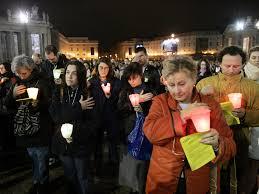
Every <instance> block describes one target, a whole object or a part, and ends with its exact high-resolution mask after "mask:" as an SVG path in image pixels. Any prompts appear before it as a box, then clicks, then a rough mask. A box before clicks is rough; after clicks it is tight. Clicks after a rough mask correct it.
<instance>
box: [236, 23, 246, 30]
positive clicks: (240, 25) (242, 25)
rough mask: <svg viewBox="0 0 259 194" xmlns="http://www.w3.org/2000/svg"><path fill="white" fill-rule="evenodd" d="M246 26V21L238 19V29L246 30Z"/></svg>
mask: <svg viewBox="0 0 259 194" xmlns="http://www.w3.org/2000/svg"><path fill="white" fill-rule="evenodd" d="M244 27H245V23H244V21H238V22H237V23H236V30H244Z"/></svg>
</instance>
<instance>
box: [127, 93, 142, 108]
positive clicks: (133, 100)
mask: <svg viewBox="0 0 259 194" xmlns="http://www.w3.org/2000/svg"><path fill="white" fill-rule="evenodd" d="M139 97H140V96H139V94H131V95H129V99H130V102H131V104H132V106H138V105H139Z"/></svg>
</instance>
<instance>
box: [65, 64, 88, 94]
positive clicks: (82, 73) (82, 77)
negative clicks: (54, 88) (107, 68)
mask: <svg viewBox="0 0 259 194" xmlns="http://www.w3.org/2000/svg"><path fill="white" fill-rule="evenodd" d="M69 65H75V66H76V74H77V80H78V86H79V88H81V89H82V91H83V96H84V97H85V98H86V97H87V94H88V92H87V83H86V69H85V66H84V65H83V63H81V62H80V61H78V60H70V61H68V62H67V64H66V67H65V73H66V71H67V67H68V66H69ZM65 83H66V82H65Z"/></svg>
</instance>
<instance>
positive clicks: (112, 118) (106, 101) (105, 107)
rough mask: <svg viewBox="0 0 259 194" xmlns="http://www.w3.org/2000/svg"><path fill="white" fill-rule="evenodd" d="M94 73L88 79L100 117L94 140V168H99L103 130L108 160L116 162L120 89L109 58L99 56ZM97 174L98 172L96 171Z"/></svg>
mask: <svg viewBox="0 0 259 194" xmlns="http://www.w3.org/2000/svg"><path fill="white" fill-rule="evenodd" d="M96 70H97V71H96V74H95V75H93V77H92V78H91V79H90V80H89V82H90V90H91V92H92V94H93V96H94V98H95V104H96V108H97V111H98V114H99V119H100V123H101V124H100V128H99V129H98V134H97V142H96V153H95V159H96V165H97V166H96V170H97V171H99V170H101V163H102V152H103V150H102V147H103V136H104V131H107V135H108V144H109V162H110V163H112V164H116V163H118V151H117V145H118V139H119V120H118V115H117V108H116V107H117V106H116V105H117V102H118V99H119V92H120V89H121V83H120V80H119V79H117V78H115V77H114V73H113V69H112V64H111V62H110V59H108V58H106V57H103V58H100V60H99V63H98V64H97V67H96ZM97 174H99V172H97Z"/></svg>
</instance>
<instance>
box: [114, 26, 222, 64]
mask: <svg viewBox="0 0 259 194" xmlns="http://www.w3.org/2000/svg"><path fill="white" fill-rule="evenodd" d="M222 41H223V39H222V34H220V33H219V32H218V31H197V32H188V33H181V34H176V35H174V36H173V37H172V36H171V35H170V36H163V37H157V38H155V39H152V40H143V41H141V40H139V39H131V40H128V41H123V42H121V43H120V44H119V47H118V53H119V58H130V59H131V58H133V57H134V49H135V46H136V44H138V43H140V42H142V44H143V46H144V47H145V48H146V49H147V52H148V55H149V56H150V57H151V58H152V57H154V58H155V57H163V56H166V55H169V54H172V53H176V54H179V55H194V54H197V53H201V54H216V53H217V52H218V51H219V50H220V49H221V48H222V45H223V43H222ZM166 42H168V43H169V46H168V45H166V44H167V43H166ZM166 47H168V48H169V49H168V48H166Z"/></svg>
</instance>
